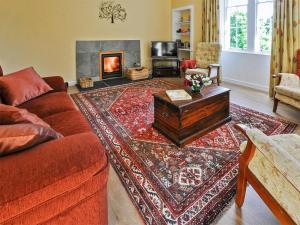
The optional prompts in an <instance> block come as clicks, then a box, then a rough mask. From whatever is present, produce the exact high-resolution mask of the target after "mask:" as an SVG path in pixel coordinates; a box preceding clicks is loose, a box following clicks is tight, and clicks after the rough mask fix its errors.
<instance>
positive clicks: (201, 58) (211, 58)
mask: <svg viewBox="0 0 300 225" xmlns="http://www.w3.org/2000/svg"><path fill="white" fill-rule="evenodd" d="M220 52H221V45H220V44H219V43H212V42H200V43H198V45H197V49H196V68H188V69H187V70H186V71H185V74H204V75H206V76H208V77H210V79H211V80H213V81H216V82H217V84H218V85H219V84H220V81H221V79H220V72H221V70H220V64H219V60H220Z"/></svg>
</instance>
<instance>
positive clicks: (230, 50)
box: [222, 49, 271, 56]
mask: <svg viewBox="0 0 300 225" xmlns="http://www.w3.org/2000/svg"><path fill="white" fill-rule="evenodd" d="M222 52H231V53H240V54H250V55H262V56H271V53H267V52H252V51H247V50H237V49H223V50H222Z"/></svg>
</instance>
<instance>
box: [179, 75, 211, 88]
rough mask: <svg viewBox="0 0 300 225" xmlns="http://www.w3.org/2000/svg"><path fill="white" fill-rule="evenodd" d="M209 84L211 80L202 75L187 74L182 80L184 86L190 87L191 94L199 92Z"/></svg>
mask: <svg viewBox="0 0 300 225" xmlns="http://www.w3.org/2000/svg"><path fill="white" fill-rule="evenodd" d="M211 83H212V81H211V79H210V78H209V77H208V76H206V75H204V74H193V75H190V74H187V75H186V76H185V80H184V85H185V86H186V87H190V88H191V90H192V92H200V91H201V89H202V88H203V87H204V86H208V85H211Z"/></svg>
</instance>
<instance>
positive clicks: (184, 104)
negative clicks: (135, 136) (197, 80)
mask: <svg viewBox="0 0 300 225" xmlns="http://www.w3.org/2000/svg"><path fill="white" fill-rule="evenodd" d="M229 95H230V90H229V89H227V88H223V87H218V86H209V87H205V88H204V89H203V90H202V91H201V94H200V93H197V94H193V95H192V97H193V99H192V100H187V101H174V102H172V101H171V100H170V99H169V97H168V96H167V95H166V93H165V92H162V93H158V94H154V95H153V96H154V124H153V126H154V127H155V128H156V129H157V130H159V131H160V132H162V133H163V134H164V135H165V136H167V137H168V138H169V139H171V140H172V141H173V142H175V143H176V144H177V145H178V146H183V145H185V144H187V143H189V142H192V141H193V140H195V139H197V138H199V137H200V136H202V135H204V134H206V133H208V132H209V131H211V130H214V129H216V128H217V127H219V126H221V125H223V124H224V123H226V122H228V121H230V120H231V117H230V112H229V107H230V103H229Z"/></svg>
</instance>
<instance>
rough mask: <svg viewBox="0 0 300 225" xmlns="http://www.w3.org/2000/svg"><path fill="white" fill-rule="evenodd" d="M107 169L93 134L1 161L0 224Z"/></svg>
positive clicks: (74, 137) (48, 145) (3, 158)
mask: <svg viewBox="0 0 300 225" xmlns="http://www.w3.org/2000/svg"><path fill="white" fill-rule="evenodd" d="M12 162H13V163H12ZM16 165H18V166H16ZM106 167H107V157H106V154H105V151H104V149H103V147H102V145H101V144H100V142H99V140H98V137H97V136H96V135H95V134H93V133H92V132H89V133H82V134H77V135H72V136H69V137H65V138H61V139H58V140H53V141H49V142H47V143H45V144H41V145H38V146H36V147H33V148H31V149H30V150H28V151H24V152H22V153H21V154H18V153H17V154H13V155H9V156H6V157H2V158H0V180H1V182H0V193H1V195H0V208H1V210H0V224H1V222H2V221H1V220H5V219H7V218H10V217H12V216H14V215H16V214H21V213H22V212H23V211H26V210H28V209H29V208H33V207H34V206H36V205H38V204H41V203H43V202H46V201H48V200H50V199H53V198H54V197H56V196H59V195H61V194H62V193H66V192H68V191H70V190H72V189H74V188H76V187H78V186H79V185H81V184H82V183H84V182H85V181H87V180H88V179H90V178H91V177H92V176H94V175H96V174H97V173H99V172H100V171H102V170H104V169H105V168H106ZM24 184H26V185H24ZM8 187H13V188H8Z"/></svg>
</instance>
